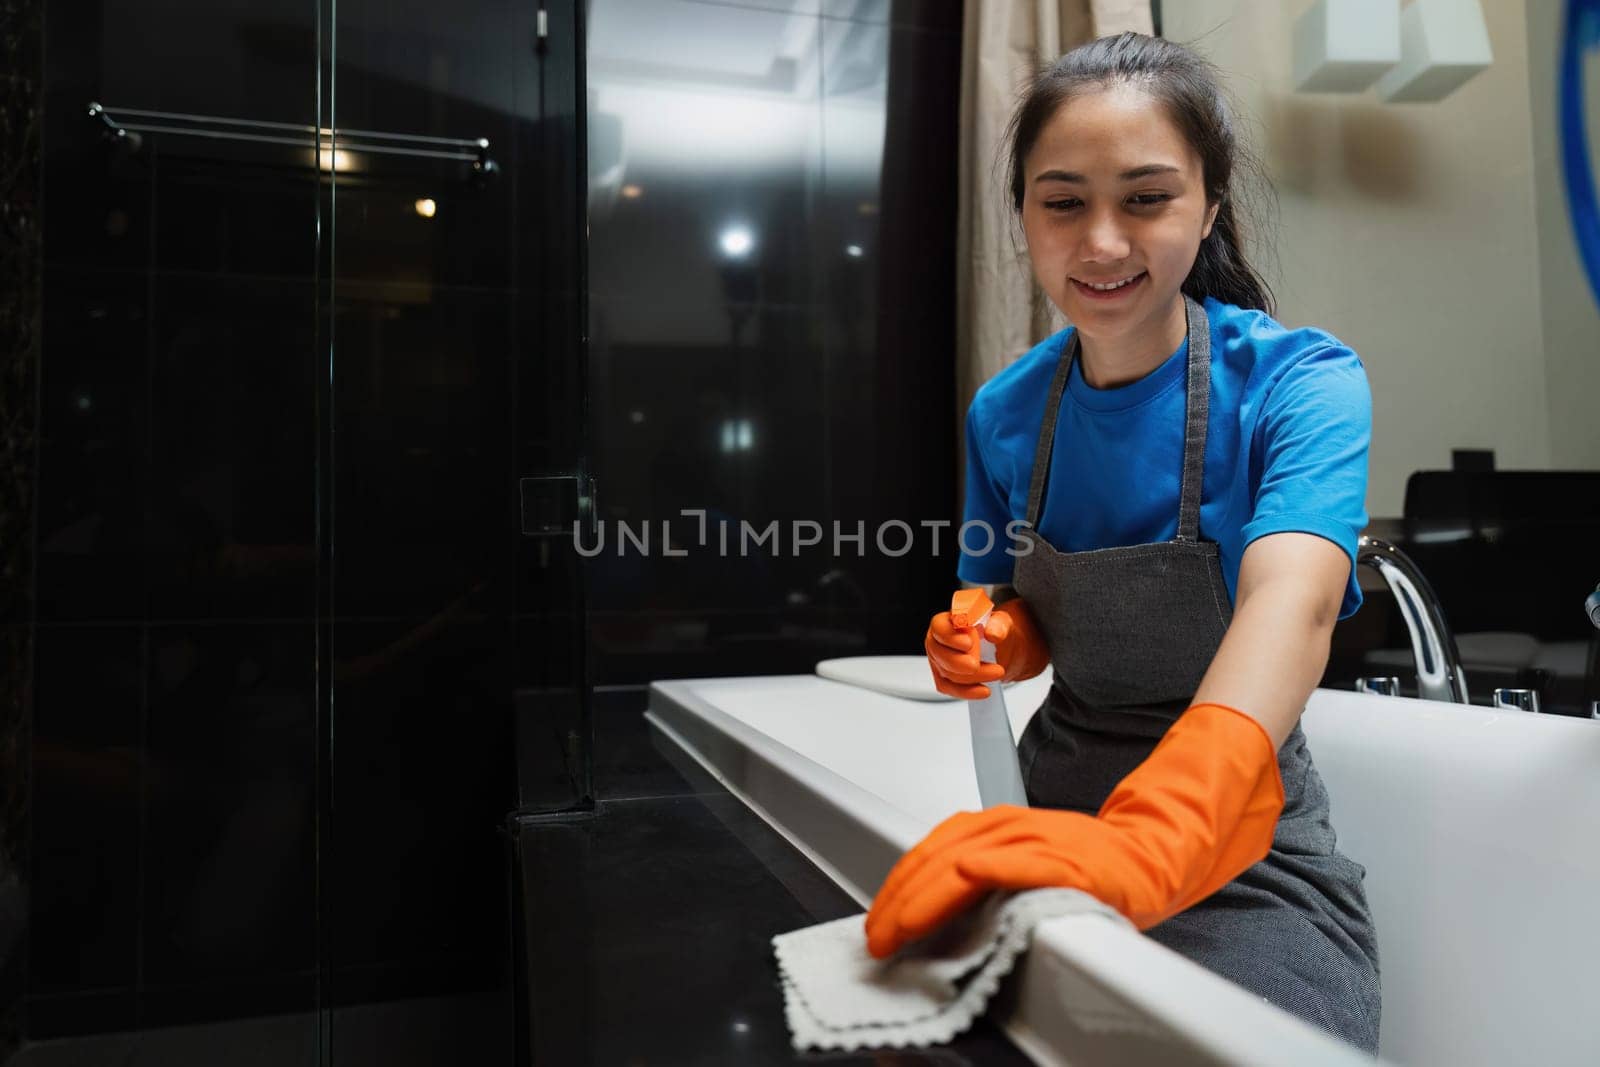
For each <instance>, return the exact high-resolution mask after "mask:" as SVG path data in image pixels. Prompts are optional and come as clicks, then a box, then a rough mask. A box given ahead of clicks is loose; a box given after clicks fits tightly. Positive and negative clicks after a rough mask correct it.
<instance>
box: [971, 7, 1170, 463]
mask: <svg viewBox="0 0 1600 1067" xmlns="http://www.w3.org/2000/svg"><path fill="white" fill-rule="evenodd" d="M1126 30H1134V31H1137V32H1139V33H1150V32H1151V21H1150V4H1149V0H967V5H966V22H965V25H964V27H963V39H962V45H961V142H960V207H959V212H958V216H957V225H958V227H959V232H958V234H957V237H956V262H957V276H956V402H957V412H958V414H959V416H960V418H961V419H962V420H963V425H965V419H966V413H967V404H968V403H969V402H970V401H971V399H972V394H973V393H975V392H976V391H977V389H978V386H980V385H982V384H983V383H984V382H985V381H987V380H988V379H990V378H992V377H994V375H995V374H996V373H997V372H998V371H1000V370H1001V369H1002V368H1004V367H1005V366H1006V365H1007V364H1009V363H1011V362H1012V361H1013V360H1015V359H1016V358H1017V357H1018V356H1020V355H1022V354H1023V353H1024V352H1026V351H1027V350H1028V349H1029V348H1032V347H1033V346H1034V345H1035V344H1037V343H1038V342H1039V341H1041V340H1043V339H1044V338H1046V337H1048V336H1050V335H1051V334H1052V333H1055V332H1056V331H1057V330H1059V329H1061V328H1062V327H1063V326H1064V325H1066V323H1065V321H1064V320H1063V319H1062V318H1061V314H1060V312H1058V311H1056V309H1055V306H1054V305H1053V304H1051V303H1050V301H1049V300H1048V299H1047V298H1046V297H1045V296H1044V294H1043V293H1042V292H1040V291H1039V289H1038V287H1037V286H1036V285H1034V284H1033V275H1032V273H1031V271H1030V270H1029V267H1028V258H1027V253H1026V252H1025V251H1024V249H1023V244H1022V233H1021V230H1020V228H1018V227H1017V226H1016V223H1015V222H1014V221H1013V219H1014V216H1013V215H1012V213H1011V210H1010V208H1009V207H1008V206H1007V203H1006V195H1005V192H1004V186H1005V164H1004V162H1000V163H998V164H997V163H996V154H997V153H998V152H999V151H1000V141H1001V137H1002V136H1003V135H1004V133H1005V128H1006V124H1007V123H1008V122H1010V121H1011V112H1012V109H1013V108H1014V107H1015V106H1016V102H1017V94H1018V92H1019V91H1020V90H1021V88H1022V86H1023V85H1024V83H1025V82H1026V81H1027V80H1028V78H1029V77H1031V76H1032V74H1033V73H1034V72H1035V71H1036V70H1037V69H1039V68H1040V67H1042V66H1044V65H1046V64H1049V63H1050V62H1052V61H1054V60H1055V59H1056V57H1057V56H1060V55H1061V54H1062V53H1063V52H1067V51H1070V50H1071V49H1072V48H1073V47H1075V46H1076V45H1079V44H1082V43H1083V42H1084V41H1088V40H1091V39H1093V38H1095V37H1106V36H1110V35H1112V34H1117V33H1122V32H1124V31H1126ZM959 436H960V435H959V434H958V438H959ZM964 466H965V453H964V452H962V453H961V455H960V456H959V457H958V459H957V476H958V478H964V477H965V474H964V471H963V469H962V468H964ZM957 484H958V485H959V486H961V487H962V488H963V489H964V487H965V482H964V481H961V482H958V483H957ZM960 491H961V490H958V492H960Z"/></svg>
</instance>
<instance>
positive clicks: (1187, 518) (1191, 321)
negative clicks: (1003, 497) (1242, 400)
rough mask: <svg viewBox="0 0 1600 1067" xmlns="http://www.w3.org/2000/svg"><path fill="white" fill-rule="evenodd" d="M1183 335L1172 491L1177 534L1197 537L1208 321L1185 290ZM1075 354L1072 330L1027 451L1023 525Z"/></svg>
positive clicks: (1031, 513)
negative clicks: (1181, 406)
mask: <svg viewBox="0 0 1600 1067" xmlns="http://www.w3.org/2000/svg"><path fill="white" fill-rule="evenodd" d="M1183 303H1184V315H1185V320H1186V329H1187V333H1188V340H1189V367H1188V371H1187V377H1186V382H1185V385H1186V389H1187V393H1186V404H1185V411H1186V412H1187V415H1186V418H1185V420H1184V428H1183V480H1182V483H1181V485H1182V488H1181V489H1180V490H1179V494H1178V538H1177V539H1178V540H1179V541H1189V542H1194V541H1198V540H1200V489H1201V479H1202V478H1203V477H1204V475H1205V462H1206V428H1207V420H1208V418H1209V416H1210V411H1211V323H1210V320H1209V319H1208V318H1207V316H1206V309H1205V308H1203V307H1201V306H1200V305H1199V304H1197V303H1195V301H1194V300H1192V299H1191V298H1190V297H1189V296H1188V295H1187V294H1185V296H1184V298H1183ZM1077 358H1078V331H1077V330H1076V329H1074V330H1073V331H1072V333H1071V335H1070V336H1069V337H1068V339H1067V344H1066V351H1065V352H1063V353H1062V355H1061V357H1060V358H1059V359H1058V360H1057V361H1056V373H1055V376H1054V377H1053V378H1051V379H1050V391H1049V393H1047V394H1046V395H1045V401H1044V420H1043V422H1042V423H1041V424H1040V426H1039V444H1038V446H1037V447H1036V448H1035V449H1034V453H1033V473H1032V477H1031V479H1030V480H1029V482H1028V509H1027V513H1026V514H1025V515H1024V520H1025V521H1026V523H1027V525H1028V527H1029V529H1032V530H1034V531H1037V530H1038V528H1039V517H1040V511H1041V509H1042V507H1043V505H1044V485H1045V479H1046V478H1047V477H1049V473H1050V456H1051V453H1052V452H1053V451H1054V449H1055V440H1056V422H1057V420H1058V419H1059V417H1060V415H1061V394H1062V393H1064V392H1065V391H1066V388H1067V379H1068V378H1070V377H1071V376H1072V364H1073V362H1074V361H1076V360H1077Z"/></svg>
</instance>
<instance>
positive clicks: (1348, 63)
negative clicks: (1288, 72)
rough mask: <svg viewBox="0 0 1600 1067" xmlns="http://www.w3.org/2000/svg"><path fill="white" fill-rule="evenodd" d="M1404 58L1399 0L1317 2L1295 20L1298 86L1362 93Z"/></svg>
mask: <svg viewBox="0 0 1600 1067" xmlns="http://www.w3.org/2000/svg"><path fill="white" fill-rule="evenodd" d="M1398 62H1400V0H1317V2H1316V3H1315V4H1313V5H1312V6H1311V9H1310V10H1309V11H1307V12H1306V13H1305V14H1304V15H1301V16H1300V18H1299V19H1298V20H1296V22H1295V24H1294V87H1295V89H1296V90H1297V91H1299V92H1303V93H1359V92H1362V91H1363V90H1365V89H1366V88H1367V87H1369V86H1370V85H1372V83H1373V82H1375V81H1377V80H1378V78H1379V77H1381V76H1382V75H1383V73H1384V71H1386V70H1388V69H1389V68H1391V67H1393V66H1394V65H1395V64H1396V63H1398Z"/></svg>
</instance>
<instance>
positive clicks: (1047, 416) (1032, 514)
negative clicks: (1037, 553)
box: [1024, 327, 1078, 530]
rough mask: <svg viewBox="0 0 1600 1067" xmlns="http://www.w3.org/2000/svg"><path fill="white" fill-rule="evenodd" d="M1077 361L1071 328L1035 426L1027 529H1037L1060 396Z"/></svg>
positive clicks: (1054, 436)
mask: <svg viewBox="0 0 1600 1067" xmlns="http://www.w3.org/2000/svg"><path fill="white" fill-rule="evenodd" d="M1077 358H1078V331H1077V328H1076V327H1074V328H1073V330H1072V334H1071V336H1069V337H1068V339H1067V350H1066V352H1064V353H1063V354H1062V355H1061V357H1060V358H1059V359H1057V360H1056V373H1055V377H1053V378H1051V379H1050V392H1048V393H1046V394H1045V400H1044V422H1043V423H1041V424H1040V426H1039V444H1038V446H1037V447H1036V448H1035V449H1034V452H1033V478H1032V480H1030V481H1029V482H1028V512H1027V514H1026V515H1025V516H1024V518H1025V520H1026V521H1027V524H1028V528H1029V529H1030V530H1038V529H1039V508H1040V506H1041V504H1042V503H1043V502H1044V480H1045V476H1046V475H1047V474H1048V473H1049V472H1050V451H1051V449H1052V448H1054V447H1055V443H1056V419H1057V417H1058V416H1059V415H1060V414H1061V394H1062V393H1063V392H1065V391H1066V388H1067V379H1068V378H1070V377H1072V362H1073V360H1075V359H1077Z"/></svg>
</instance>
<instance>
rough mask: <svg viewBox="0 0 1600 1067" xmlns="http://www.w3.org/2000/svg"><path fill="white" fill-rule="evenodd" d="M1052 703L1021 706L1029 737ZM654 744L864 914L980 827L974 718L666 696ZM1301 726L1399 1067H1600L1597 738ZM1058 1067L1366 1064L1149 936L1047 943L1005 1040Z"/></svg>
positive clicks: (747, 692)
mask: <svg viewBox="0 0 1600 1067" xmlns="http://www.w3.org/2000/svg"><path fill="white" fill-rule="evenodd" d="M1046 686H1047V682H1046V681H1045V680H1044V679H1035V680H1034V681H1031V682H1024V683H1021V684H1019V685H1015V686H1012V687H1009V688H1008V689H1007V691H1006V699H1007V705H1008V708H1009V710H1010V713H1011V717H1012V725H1013V729H1014V730H1015V731H1016V733H1017V734H1018V735H1019V736H1020V734H1021V731H1022V728H1023V727H1024V726H1025V725H1026V722H1027V720H1028V719H1029V718H1030V717H1031V715H1032V713H1033V711H1034V709H1035V708H1037V707H1038V705H1039V704H1040V703H1041V702H1042V700H1043V697H1044V693H1045V689H1046ZM646 717H647V719H648V720H649V722H650V724H651V727H652V729H653V732H654V734H655V736H656V739H657V743H658V745H659V746H660V747H661V749H662V750H663V751H664V752H665V753H667V754H668V755H669V756H671V757H673V758H674V759H675V760H676V761H677V762H678V763H679V765H680V766H683V767H684V768H685V769H686V770H687V771H689V772H690V773H692V774H701V773H704V774H709V775H710V776H712V777H714V778H715V779H716V780H717V781H719V782H721V783H722V784H723V785H724V786H725V787H727V788H728V789H729V790H730V791H731V792H733V793H734V794H735V795H737V796H739V797H740V798H741V799H742V800H743V801H744V802H745V803H746V804H748V805H749V806H750V807H751V808H752V809H753V810H754V811H756V812H757V813H758V814H760V815H761V816H762V817H763V818H764V819H765V820H766V821H767V822H768V823H770V824H771V825H772V826H773V827H774V828H776V829H777V830H778V832H780V833H782V834H783V835H784V836H785V837H786V838H788V840H790V841H791V842H792V843H793V844H794V845H795V846H796V847H798V848H799V849H800V850H801V851H803V852H804V853H805V854H806V855H807V856H809V857H810V858H811V859H812V860H813V862H815V863H816V864H817V865H818V867H820V868H821V869H822V870H823V871H824V872H826V873H827V874H828V875H829V877H831V878H832V879H833V880H834V881H835V882H837V883H838V885H839V886H840V887H842V888H843V889H844V890H845V891H846V892H848V893H850V894H851V895H852V896H853V897H854V898H855V899H856V900H857V901H859V902H860V903H861V905H862V907H863V908H865V907H866V906H867V905H868V903H869V902H870V901H871V898H872V895H873V893H874V892H875V891H876V889H877V887H878V885H879V884H880V883H881V882H882V880H883V878H884V876H885V875H886V874H887V873H888V871H889V868H890V867H891V866H892V865H893V863H894V861H895V860H896V859H897V858H898V857H899V856H900V855H901V853H902V852H904V851H905V850H906V849H907V848H908V847H910V846H911V845H912V844H914V843H915V842H916V841H918V840H920V839H921V837H922V836H923V835H924V834H926V833H927V831H928V830H929V829H931V828H932V827H933V826H934V825H935V824H936V823H938V822H939V821H940V820H941V819H943V818H944V817H945V816H947V815H949V814H950V813H952V812H954V811H958V810H962V809H971V808H976V807H978V806H979V804H978V792H977V784H976V782H975V781H974V780H973V777H972V762H971V748H970V743H969V740H968V726H967V713H966V706H965V705H964V704H960V703H954V702H950V703H930V702H925V701H916V700H908V699H903V698H899V697H893V696H885V695H882V694H880V693H875V692H871V691H868V690H865V689H861V688H858V687H855V686H850V685H845V684H843V683H840V682H835V681H830V680H827V679H823V678H818V677H816V676H813V675H792V676H778V677H761V678H720V679H691V680H679V681H668V682H658V683H656V684H655V685H653V686H652V687H651V689H650V700H649V710H648V711H647V712H646ZM1303 721H1304V727H1305V731H1306V734H1307V736H1308V738H1309V739H1310V743H1311V749H1312V753H1313V755H1314V757H1315V759H1316V762H1317V766H1318V768H1319V769H1320V770H1321V772H1322V776H1323V778H1324V780H1325V781H1326V783H1327V786H1328V791H1329V793H1330V795H1331V797H1332V804H1333V821H1334V826H1335V828H1336V829H1337V830H1338V832H1339V836H1340V845H1341V848H1342V849H1343V850H1344V851H1345V852H1346V853H1348V854H1349V855H1350V856H1352V857H1353V858H1354V859H1356V860H1357V861H1358V862H1360V863H1362V864H1364V865H1365V866H1366V868H1367V893H1368V897H1369V899H1370V901H1371V904H1372V910H1373V913H1374V917H1375V919H1376V922H1377V926H1378V937H1379V951H1380V956H1381V966H1382V977H1383V996H1384V1010H1383V1036H1382V1047H1381V1053H1382V1058H1383V1059H1384V1060H1385V1061H1386V1062H1391V1063H1396V1064H1418V1065H1422V1064H1440V1065H1444V1064H1449V1065H1451V1067H1467V1065H1473V1064H1503V1063H1508V1062H1523V1063H1531V1064H1539V1065H1541V1067H1545V1065H1554V1064H1585V1065H1593V1064H1596V1063H1600V1026H1597V1025H1596V1024H1595V1023H1594V1021H1593V1019H1592V1018H1591V1017H1590V1016H1589V1014H1588V1013H1589V1011H1590V1010H1592V1008H1591V1002H1592V1001H1593V999H1594V993H1595V990H1596V985H1595V978H1596V977H1600V921H1597V919H1596V917H1595V914H1594V905H1595V903H1596V902H1600V723H1596V722H1592V721H1589V720H1578V719H1567V718H1561V717H1554V716H1542V715H1529V714H1526V713H1521V712H1514V713H1508V712H1499V711H1491V710H1489V709H1484V708H1475V707H1466V706H1462V705H1447V704H1440V703H1436V702H1431V701H1419V700H1409V699H1405V698H1399V697H1375V696H1366V695H1361V694H1355V693H1343V692H1335V691H1330V690H1321V689H1319V690H1317V691H1316V692H1315V693H1314V694H1313V696H1312V698H1311V701H1310V702H1309V704H1308V706H1307V709H1306V714H1305V717H1304V720H1303ZM999 1021H1000V1022H1001V1025H1002V1026H1004V1028H1005V1029H1006V1031H1007V1033H1008V1034H1009V1035H1010V1036H1011V1038H1012V1040H1014V1041H1015V1042H1016V1043H1017V1044H1018V1046H1019V1047H1021V1048H1022V1049H1023V1050H1024V1051H1025V1052H1027V1053H1028V1054H1029V1055H1030V1056H1031V1057H1032V1058H1033V1059H1034V1060H1036V1061H1037V1062H1040V1063H1047V1064H1048V1063H1074V1064H1087V1063H1156V1062H1183V1063H1214V1064H1260V1065H1263V1067H1266V1065H1271V1067H1278V1065H1281V1064H1286V1063H1293V1064H1296V1065H1317V1064H1326V1065H1330V1067H1333V1065H1345V1064H1361V1063H1368V1064H1369V1063H1371V1062H1372V1061H1371V1060H1370V1059H1368V1058H1367V1057H1365V1056H1363V1055H1362V1054H1360V1053H1359V1052H1357V1051H1355V1050H1353V1049H1351V1048H1349V1047H1348V1046H1345V1045H1343V1044H1342V1043H1340V1042H1338V1041H1337V1040H1335V1039H1333V1038H1331V1037H1329V1036H1327V1035H1325V1034H1323V1033H1322V1032H1321V1031H1318V1030H1316V1029H1315V1028H1313V1027H1311V1026H1310V1025H1308V1024H1306V1023H1303V1022H1301V1021H1300V1020H1298V1019H1296V1018H1293V1017H1292V1016H1290V1015H1288V1014H1287V1013H1285V1012H1282V1011H1280V1010H1279V1009H1277V1008H1275V1007H1273V1006H1271V1005H1269V1004H1267V1003H1266V1002H1264V1001H1262V1000H1260V999H1258V998H1257V997H1255V996H1254V995H1252V994H1250V993H1248V992H1246V991H1245V990H1243V989H1241V988H1239V987H1237V986H1235V985H1233V984H1231V983H1229V982H1227V981H1224V980H1223V979H1221V978H1218V977H1216V976H1214V975H1212V974H1211V973H1210V972H1208V971H1206V970H1204V969H1203V968H1201V967H1199V966H1197V965H1196V964H1193V963H1191V962H1190V961H1188V960H1186V959H1184V958H1182V957H1180V956H1178V955H1177V954H1176V953H1173V952H1171V951H1169V950H1168V949H1166V948H1164V947H1163V946H1161V945H1158V944H1156V943H1155V942H1153V941H1151V940H1149V939H1148V938H1146V937H1144V936H1143V935H1141V934H1139V933H1137V932H1135V931H1133V930H1131V929H1129V928H1127V927H1126V926H1123V925H1120V924H1117V923H1113V922H1111V921H1108V920H1106V919H1105V918H1103V917H1099V916H1093V915H1083V916H1069V917H1064V918H1060V919H1056V920H1053V921H1052V922H1049V923H1046V924H1044V925H1042V926H1041V927H1040V928H1039V930H1038V931H1037V932H1036V934H1035V939H1034V946H1033V949H1032V951H1031V952H1029V953H1028V955H1027V956H1026V957H1025V958H1024V961H1023V963H1022V966H1021V971H1020V973H1019V976H1018V986H1017V996H1016V998H1015V1006H1014V1009H1013V1010H1012V1011H1011V1012H1010V1013H1009V1015H1008V1017H1007V1018H1005V1019H1002V1020H999Z"/></svg>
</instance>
